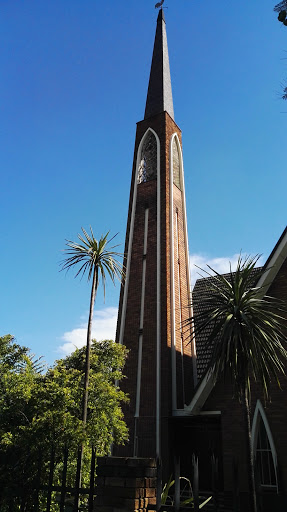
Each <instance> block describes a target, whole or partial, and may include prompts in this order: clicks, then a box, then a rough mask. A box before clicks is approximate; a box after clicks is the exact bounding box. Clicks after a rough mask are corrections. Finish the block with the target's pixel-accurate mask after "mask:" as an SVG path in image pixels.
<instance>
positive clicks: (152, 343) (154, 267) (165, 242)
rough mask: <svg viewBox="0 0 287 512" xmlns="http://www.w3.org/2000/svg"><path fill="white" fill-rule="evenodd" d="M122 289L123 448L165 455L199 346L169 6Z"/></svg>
mask: <svg viewBox="0 0 287 512" xmlns="http://www.w3.org/2000/svg"><path fill="white" fill-rule="evenodd" d="M124 264H125V267H126V279H125V282H124V283H123V286H122V289H121V295H120V303H119V314H118V324H117V336H116V340H117V342H118V343H122V344H124V345H126V347H127V348H128V350H129V354H128V358H127V362H126V366H125V374H126V377H127V378H126V379H125V380H124V381H123V383H122V384H121V387H122V389H123V390H124V391H125V392H127V393H128V394H129V397H130V403H129V404H128V405H127V406H125V408H124V414H125V420H126V422H127V424H128V427H129V432H130V437H129V443H127V444H126V446H124V447H123V448H117V450H116V451H117V455H123V456H135V457H161V456H162V453H163V452H166V451H167V450H168V446H169V443H170V436H171V434H172V418H173V416H175V415H176V412H177V411H178V410H179V409H183V407H184V404H187V403H189V401H190V398H191V394H192V390H193V388H194V378H193V376H194V375H196V372H195V371H194V364H195V363H194V362H195V353H194V350H193V345H192V343H191V341H190V335H189V333H187V332H186V329H183V328H182V326H183V323H184V321H185V320H186V318H188V317H189V316H190V315H191V311H190V276H189V252H188V239H187V225H186V206H185V189H184V174H183V159H182V148H181V131H180V129H179V127H178V126H177V124H176V123H175V121H174V111H173V99H172V89H171V79H170V68H169V57H168V47H167V37H166V24H165V18H164V12H163V10H162V9H160V11H159V14H158V18H157V26H156V34H155V41H154V49H153V56H152V64H151V71H150V79H149V86H148V93H147V100H146V107H145V115H144V119H143V121H140V122H139V123H137V130H136V138H135V150H134V161H133V171H132V179H131V190H130V200H129V211H128V221H127V232H126V242H125V261H124Z"/></svg>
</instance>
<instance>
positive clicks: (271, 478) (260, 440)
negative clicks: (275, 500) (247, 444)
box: [251, 400, 278, 491]
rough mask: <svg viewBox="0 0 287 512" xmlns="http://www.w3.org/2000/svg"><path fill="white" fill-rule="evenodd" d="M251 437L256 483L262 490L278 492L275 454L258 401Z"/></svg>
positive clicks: (264, 415)
mask: <svg viewBox="0 0 287 512" xmlns="http://www.w3.org/2000/svg"><path fill="white" fill-rule="evenodd" d="M251 437H252V447H253V456H254V462H255V478H256V480H257V483H258V484H260V485H261V487H262V488H266V489H267V488H269V489H274V490H276V491H278V482H277V454H276V450H275V445H274V442H273V437H272V433H271V430H270V427H269V424H268V420H267V417H266V414H265V411H264V408H263V406H262V404H261V402H260V400H257V404H256V408H255V412H254V418H253V424H252V434H251Z"/></svg>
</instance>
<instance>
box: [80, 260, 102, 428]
mask: <svg viewBox="0 0 287 512" xmlns="http://www.w3.org/2000/svg"><path fill="white" fill-rule="evenodd" d="M97 288H98V272H97V269H96V267H94V273H93V281H92V290H91V299H90V313H89V321H88V329H87V344H86V360H85V380H84V393H83V410H82V420H83V426H84V428H85V426H86V423H87V411H88V387H89V374H90V352H91V338H92V324H93V313H94V305H95V299H96V293H97Z"/></svg>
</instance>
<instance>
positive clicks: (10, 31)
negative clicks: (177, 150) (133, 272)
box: [0, 0, 287, 363]
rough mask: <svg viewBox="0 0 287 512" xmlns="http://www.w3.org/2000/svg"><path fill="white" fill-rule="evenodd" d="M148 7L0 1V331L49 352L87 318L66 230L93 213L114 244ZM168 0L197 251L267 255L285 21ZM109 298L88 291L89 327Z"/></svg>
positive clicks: (261, 6) (281, 192) (282, 141)
mask: <svg viewBox="0 0 287 512" xmlns="http://www.w3.org/2000/svg"><path fill="white" fill-rule="evenodd" d="M154 3H155V2H154V1H151V0H146V1H145V2H135V1H133V2H132V1H130V0H125V1H124V2H119V1H115V0H111V1H109V2H105V3H104V2H97V1H95V0H94V1H91V0H86V1H85V2H80V1H76V0H69V1H68V0H57V1H56V0H49V2H47V1H45V2H44V1H43V0H37V2H35V1H32V0H24V1H23V0H21V1H20V0H12V1H8V0H2V1H1V2H0V40H1V47H2V51H1V54H0V69H1V81H0V172H1V202H0V209H1V216H0V218H1V266H0V285H1V292H2V293H1V299H0V300H1V303H0V335H2V334H6V333H8V332H9V333H11V334H14V335H15V336H16V338H17V340H18V342H19V343H21V344H24V345H27V346H29V347H30V348H31V350H32V351H33V352H34V353H36V354H37V355H43V356H44V357H45V359H46V360H47V361H48V363H52V362H53V360H54V359H55V358H59V357H61V355H62V354H64V353H65V352H67V351H68V350H70V349H71V348H72V347H73V345H74V344H77V343H81V340H84V334H85V323H86V320H87V312H88V303H89V286H88V285H87V284H86V282H85V281H80V280H76V279H74V278H73V275H72V273H68V274H67V275H65V274H64V273H63V272H61V273H60V272H59V262H60V261H61V259H62V258H63V253H62V252H61V251H62V249H63V248H64V244H65V239H66V238H68V239H72V240H73V239H76V236H77V233H78V232H79V231H80V229H81V226H84V227H85V228H86V229H87V228H88V227H89V225H92V227H93V230H94V233H95V234H96V235H98V236H100V235H101V234H102V233H105V232H106V231H108V230H110V232H111V234H115V233H117V232H118V233H119V234H118V237H117V239H118V242H119V243H120V244H122V250H123V243H124V239H125V229H126V216H127V208H128V198H129V187H130V177H131V166H132V158H133V150H134V137H135V127H136V122H137V121H140V120H141V119H142V118H143V113H144V107H145V99H146V92H147V85H148V77H149V69H150V62H151V56H152V48H153V40H154V33H155V23H156V16H157V11H156V10H155V9H154ZM165 5H166V6H167V7H168V8H167V9H166V10H165V16H166V22H167V33H168V45H169V55H170V67H171V77H172V87H173V97H174V108H175V120H176V122H177V124H178V125H179V126H180V128H181V129H182V131H183V156H184V167H185V182H186V196H187V215H188V231H189V248H190V253H191V254H192V255H193V256H192V261H196V262H199V263H200V264H201V265H203V264H204V262H205V261H209V262H211V263H212V262H213V263H214V265H217V266H218V268H220V269H222V270H225V269H226V262H228V260H234V255H236V254H238V253H239V251H240V250H242V251H243V252H246V253H251V254H254V253H260V254H261V253H262V254H263V259H265V258H266V257H267V256H268V254H269V253H270V251H271V250H272V248H273V246H274V245H275V243H276V241H277V239H278V238H279V236H280V234H281V232H282V231H283V229H284V227H285V225H286V209H287V208H286V204H287V202H286V190H287V173H286V123H287V115H286V113H287V104H285V103H284V102H283V101H281V100H280V91H281V86H282V84H284V80H285V77H287V66H286V58H287V53H286V51H287V28H286V27H284V26H283V25H282V24H280V23H279V22H277V19H276V17H277V16H276V14H275V13H273V7H274V2H273V1H271V0H270V1H269V0H260V1H259V0H252V2H248V1H247V0H244V1H243V2H240V3H238V2H232V1H231V2H230V0H228V1H227V0H220V1H218V2H211V1H209V0H206V1H205V2H200V1H197V2H196V1H195V0H177V1H175V0H168V1H167V0H166V1H165ZM118 294H119V287H116V288H114V287H113V286H112V285H111V284H109V285H108V286H107V291H106V301H105V303H104V300H103V295H102V293H101V292H99V294H98V297H97V300H96V318H95V335H96V336H97V337H98V338H103V337H106V336H108V337H110V336H113V332H114V324H115V318H116V310H117V306H118ZM63 346H64V347H63ZM60 347H62V349H61V348H60Z"/></svg>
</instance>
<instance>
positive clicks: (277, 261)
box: [256, 233, 287, 294]
mask: <svg viewBox="0 0 287 512" xmlns="http://www.w3.org/2000/svg"><path fill="white" fill-rule="evenodd" d="M286 257H287V233H286V234H285V236H284V237H283V238H282V240H281V242H280V243H279V245H278V247H277V249H276V250H275V252H274V254H273V256H272V258H271V260H270V261H269V263H268V267H267V270H266V272H264V273H263V275H262V276H261V277H260V279H259V281H258V282H257V284H256V286H258V288H259V287H263V289H264V293H265V294H266V293H267V291H268V289H269V287H270V285H271V284H272V282H273V281H274V279H275V277H276V275H277V273H278V272H279V270H280V268H281V266H282V264H283V262H284V261H285V259H286Z"/></svg>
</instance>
